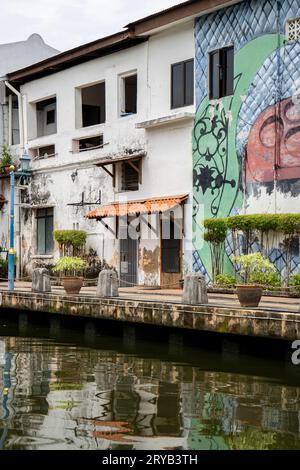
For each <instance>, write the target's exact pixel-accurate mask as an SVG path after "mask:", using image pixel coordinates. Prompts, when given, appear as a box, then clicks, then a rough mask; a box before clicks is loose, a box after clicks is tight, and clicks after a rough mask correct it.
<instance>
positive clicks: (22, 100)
mask: <svg viewBox="0 0 300 470" xmlns="http://www.w3.org/2000/svg"><path fill="white" fill-rule="evenodd" d="M5 86H7V88H9V89H10V90H11V91H12V92H13V93H14V94H15V95H16V96H17V97H18V108H19V128H20V129H19V131H20V154H22V153H23V151H24V150H25V143H27V119H26V115H25V113H24V110H26V97H25V96H22V94H21V93H20V92H19V91H18V90H17V89H16V88H15V87H13V86H12V85H11V84H10V83H9V82H8V81H5ZM10 100H11V98H10ZM10 109H11V108H10ZM9 122H10V123H11V124H10V129H12V109H11V113H10V115H9ZM9 142H10V143H11V144H12V138H11V133H10V135H9ZM17 201H18V210H17V212H16V213H17V214H18V220H16V227H17V230H16V238H17V248H18V254H19V256H18V260H17V266H16V277H17V279H20V277H21V257H22V256H21V250H22V246H21V207H20V203H21V194H20V189H19V190H18V197H17Z"/></svg>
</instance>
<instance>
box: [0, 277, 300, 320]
mask: <svg viewBox="0 0 300 470" xmlns="http://www.w3.org/2000/svg"><path fill="white" fill-rule="evenodd" d="M0 289H3V290H6V289H7V283H6V282H0ZM15 289H16V291H22V292H31V282H16V283H15ZM95 292H96V287H94V286H93V287H84V288H82V290H81V292H80V296H81V297H83V296H94V295H95ZM52 293H57V294H63V293H64V288H63V287H58V286H52ZM119 295H120V298H121V299H126V300H140V301H152V302H156V301H158V302H169V303H170V302H172V303H181V297H182V291H181V290H179V289H169V290H167V289H165V290H164V289H155V288H145V287H144V288H143V287H128V288H120V289H119ZM208 297H209V304H211V305H214V306H223V307H239V302H238V299H237V297H236V295H235V294H223V293H211V294H209V295H208ZM299 305H300V300H299V299H295V298H289V297H271V296H264V297H263V299H262V301H261V303H260V308H266V309H272V310H278V311H282V312H299V313H300V310H299Z"/></svg>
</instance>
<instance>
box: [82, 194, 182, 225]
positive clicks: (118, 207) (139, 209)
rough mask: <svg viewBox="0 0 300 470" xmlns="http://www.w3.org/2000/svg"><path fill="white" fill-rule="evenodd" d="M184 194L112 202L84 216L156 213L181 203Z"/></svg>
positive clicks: (97, 217) (92, 217) (94, 217)
mask: <svg viewBox="0 0 300 470" xmlns="http://www.w3.org/2000/svg"><path fill="white" fill-rule="evenodd" d="M187 198H188V196H187V195H184V196H167V197H161V198H152V199H145V200H140V201H128V202H114V203H112V204H107V205H105V206H101V207H99V208H98V209H96V210H95V211H92V212H90V213H89V214H87V215H86V216H85V217H86V218H87V219H99V220H100V219H104V218H105V217H122V216H125V215H136V214H156V213H160V212H167V211H169V210H171V209H174V208H175V207H176V206H178V205H181V204H182V203H183V202H184V201H186V199H187Z"/></svg>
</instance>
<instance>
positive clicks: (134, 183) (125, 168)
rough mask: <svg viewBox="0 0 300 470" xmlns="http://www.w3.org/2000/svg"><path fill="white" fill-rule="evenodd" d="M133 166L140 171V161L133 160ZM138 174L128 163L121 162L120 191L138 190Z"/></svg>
mask: <svg viewBox="0 0 300 470" xmlns="http://www.w3.org/2000/svg"><path fill="white" fill-rule="evenodd" d="M133 164H134V166H135V167H137V168H138V169H139V171H141V165H140V161H135V162H133ZM139 181H140V175H139V173H138V172H137V171H136V170H135V168H133V167H132V166H131V165H130V163H128V162H123V163H122V185H121V190H122V191H138V189H139Z"/></svg>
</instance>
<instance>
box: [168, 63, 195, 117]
mask: <svg viewBox="0 0 300 470" xmlns="http://www.w3.org/2000/svg"><path fill="white" fill-rule="evenodd" d="M191 62H192V63H193V100H192V102H191V103H189V102H188V101H187V96H186V82H187V79H186V64H189V63H191ZM178 65H183V66H184V71H183V83H182V85H183V103H181V104H180V105H174V93H173V87H174V73H173V70H174V67H176V66H178ZM194 102H195V61H194V59H193V58H192V59H187V60H182V61H180V62H176V63H174V64H171V109H178V108H184V107H186V106H193V104H194Z"/></svg>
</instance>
